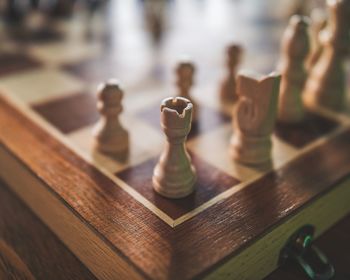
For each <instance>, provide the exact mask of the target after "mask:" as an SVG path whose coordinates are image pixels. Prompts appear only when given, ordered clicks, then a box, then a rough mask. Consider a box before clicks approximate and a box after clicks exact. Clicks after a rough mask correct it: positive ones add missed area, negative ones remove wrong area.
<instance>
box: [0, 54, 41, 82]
mask: <svg viewBox="0 0 350 280" xmlns="http://www.w3.org/2000/svg"><path fill="white" fill-rule="evenodd" d="M41 65H42V64H41V63H40V62H39V61H38V60H36V59H34V58H32V57H30V56H28V55H26V54H24V53H12V52H3V53H1V54H0V77H3V76H6V75H10V74H14V73H19V72H21V71H24V70H30V69H34V68H38V67H40V66H41Z"/></svg>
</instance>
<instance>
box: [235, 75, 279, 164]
mask: <svg viewBox="0 0 350 280" xmlns="http://www.w3.org/2000/svg"><path fill="white" fill-rule="evenodd" d="M280 79H281V76H280V75H277V74H275V73H271V74H270V75H268V76H266V77H263V78H261V79H256V78H253V77H249V76H246V75H243V74H240V75H238V80H237V93H238V96H239V100H238V104H237V107H236V108H235V111H234V117H233V128H234V133H233V136H232V138H231V143H230V153H231V156H232V158H233V159H234V160H236V161H238V162H240V163H243V164H246V165H252V166H255V167H261V166H267V165H270V164H271V148H272V143H271V133H272V131H273V128H274V124H275V119H276V113H277V102H278V93H279V84H280Z"/></svg>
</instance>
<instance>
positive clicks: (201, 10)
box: [0, 0, 327, 101]
mask: <svg viewBox="0 0 350 280" xmlns="http://www.w3.org/2000/svg"><path fill="white" fill-rule="evenodd" d="M0 13H1V22H0V24H1V25H0V27H1V28H0V38H1V46H0V87H1V88H5V89H6V90H7V91H12V92H14V94H16V93H15V92H16V91H17V92H20V91H21V89H20V88H19V87H20V84H19V83H20V80H17V82H16V81H12V80H11V81H8V79H7V77H8V73H13V71H14V69H15V70H16V71H21V70H22V69H21V67H22V68H24V69H25V70H27V71H28V69H26V67H23V65H22V64H25V63H24V61H25V60H26V59H28V58H27V57H25V56H30V57H31V58H32V59H33V58H34V59H36V60H37V61H39V62H41V63H44V64H45V65H46V66H47V67H51V68H57V69H58V68H59V69H60V70H62V71H65V72H66V73H69V74H72V75H74V76H75V77H78V78H79V79H82V80H83V81H84V84H85V85H86V88H87V90H89V91H93V90H94V89H95V87H96V85H97V84H98V83H99V82H102V81H103V80H106V79H108V78H110V77H114V78H118V79H119V80H120V81H121V82H122V84H123V85H124V88H125V90H126V92H128V93H133V92H137V91H140V90H142V91H145V90H152V88H160V87H164V86H165V87H166V85H168V87H171V86H172V84H173V83H174V74H173V71H174V70H173V69H174V66H175V64H176V62H177V61H178V60H179V58H181V57H183V56H186V57H189V58H191V59H192V60H193V61H194V63H195V65H196V69H197V71H196V85H197V86H198V87H199V88H206V90H209V89H210V88H212V90H215V87H217V86H218V83H219V81H220V79H222V77H223V76H224V75H225V71H226V69H225V49H226V48H227V46H228V45H229V44H231V43H237V44H240V45H242V47H243V49H244V55H243V59H242V64H241V67H242V68H248V69H251V70H254V71H257V72H261V73H268V72H270V71H272V70H274V69H275V68H276V65H277V63H278V59H279V55H280V54H279V48H280V40H281V36H282V33H283V31H284V29H285V27H286V25H287V22H288V20H289V17H290V16H291V15H293V14H304V15H312V16H313V18H314V19H315V20H314V26H313V27H312V28H313V30H314V31H313V32H314V33H315V32H316V33H317V32H318V31H319V29H320V27H319V26H320V25H321V26H322V24H323V23H324V21H325V18H326V16H327V15H326V11H325V10H324V1H321V0H304V1H299V0H298V1H296V0H282V1H278V0H264V1H261V0H244V1H240V0H169V1H166V0H143V1H141V0H123V1H122V0H109V1H108V0H0ZM316 33H315V34H316ZM19 54H21V55H19ZM24 55H25V56H24ZM19 60H20V61H19ZM11 69H12V70H11ZM11 71H12V72H11ZM16 73H19V72H16ZM36 82H38V80H36ZM48 82H49V81H45V78H44V77H43V79H42V83H48ZM57 82H58V81H57ZM59 82H60V83H61V82H62V80H59ZM54 83H55V82H54V81H51V85H52V86H54ZM23 86H25V85H23ZM18 94H19V95H21V94H20V93H18ZM168 95H169V94H168ZM29 99H30V97H29ZM34 101H35V100H34Z"/></svg>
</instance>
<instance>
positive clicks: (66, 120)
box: [32, 93, 99, 133]
mask: <svg viewBox="0 0 350 280" xmlns="http://www.w3.org/2000/svg"><path fill="white" fill-rule="evenodd" d="M32 107H33V109H34V110H35V111H36V112H37V113H39V114H40V115H41V116H42V117H44V118H45V119H46V120H47V121H48V122H49V123H51V124H52V125H54V126H55V127H56V128H58V129H59V130H60V131H61V132H63V133H70V132H72V131H75V130H78V129H80V128H82V127H85V126H88V125H91V124H93V123H95V122H96V121H97V120H98V118H99V114H98V111H97V109H96V97H95V96H94V95H93V94H88V93H76V94H72V95H69V96H67V97H61V98H59V99H55V100H51V101H48V102H45V103H42V104H38V105H33V106H32Z"/></svg>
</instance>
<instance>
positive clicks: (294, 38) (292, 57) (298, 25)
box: [278, 15, 310, 123]
mask: <svg viewBox="0 0 350 280" xmlns="http://www.w3.org/2000/svg"><path fill="white" fill-rule="evenodd" d="M308 26H309V20H308V18H306V17H304V16H297V15H295V16H293V17H291V19H290V21H289V25H288V27H287V29H286V31H285V33H284V35H283V38H282V58H281V63H280V65H279V70H280V72H281V74H282V78H281V87H280V97H279V106H278V120H279V121H282V122H288V123H296V122H300V121H302V119H303V118H304V115H305V113H304V107H303V104H302V98H301V93H302V90H303V88H304V84H305V81H306V78H307V72H306V68H305V60H306V58H307V55H308V53H309V50H310V42H309V36H308Z"/></svg>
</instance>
